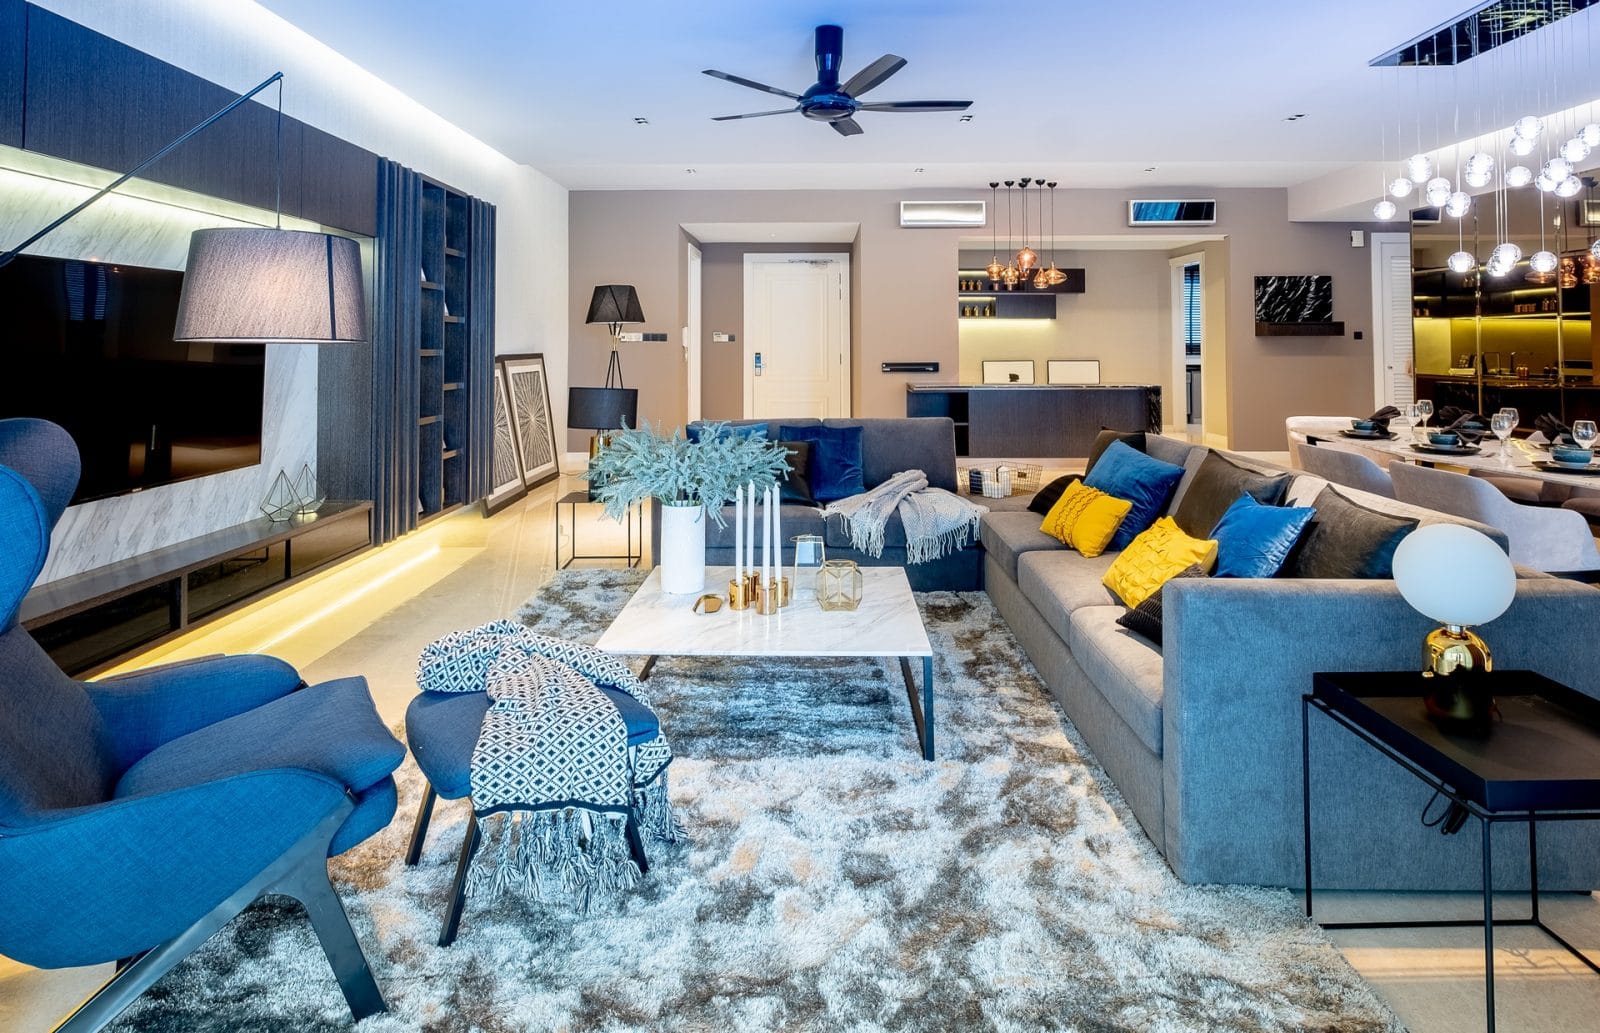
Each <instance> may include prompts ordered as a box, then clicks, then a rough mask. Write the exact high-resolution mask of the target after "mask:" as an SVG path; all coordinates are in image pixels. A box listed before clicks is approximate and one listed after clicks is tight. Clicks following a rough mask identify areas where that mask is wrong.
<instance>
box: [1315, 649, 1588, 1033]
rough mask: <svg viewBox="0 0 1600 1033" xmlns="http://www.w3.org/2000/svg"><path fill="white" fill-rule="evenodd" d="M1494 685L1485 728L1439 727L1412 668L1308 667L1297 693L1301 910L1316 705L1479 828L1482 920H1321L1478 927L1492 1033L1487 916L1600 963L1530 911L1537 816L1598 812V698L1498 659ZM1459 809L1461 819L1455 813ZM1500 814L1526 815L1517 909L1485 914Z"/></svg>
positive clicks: (1329, 925) (1535, 886) (1355, 925)
mask: <svg viewBox="0 0 1600 1033" xmlns="http://www.w3.org/2000/svg"><path fill="white" fill-rule="evenodd" d="M1483 677H1485V678H1488V679H1491V686H1492V691H1493V692H1494V694H1495V698H1496V700H1497V702H1498V704H1499V707H1500V718H1499V719H1498V720H1496V721H1495V723H1494V726H1493V729H1492V730H1491V731H1490V732H1489V734H1488V735H1487V736H1485V737H1482V738H1479V737H1471V736H1462V735H1453V734H1450V733H1447V732H1444V731H1441V730H1440V729H1439V727H1438V726H1437V725H1435V724H1434V723H1433V722H1432V721H1430V720H1429V719H1428V717H1427V715H1426V713H1425V712H1424V710H1423V707H1422V696H1423V694H1424V693H1425V692H1426V691H1427V688H1428V685H1429V679H1426V678H1424V677H1423V676H1422V675H1421V674H1418V673H1411V672H1404V673H1400V672H1367V673H1361V674H1316V675H1313V676H1312V689H1311V692H1310V693H1308V694H1307V695H1304V696H1302V697H1300V699H1301V711H1300V719H1301V763H1302V769H1301V775H1302V778H1303V779H1304V782H1303V785H1304V813H1305V827H1304V830H1303V832H1304V835H1305V864H1306V917H1307V918H1311V917H1312V909H1311V882H1312V879H1311V815H1312V808H1311V734H1310V732H1311V711H1312V710H1319V711H1321V712H1322V713H1324V714H1326V715H1327V716H1328V717H1330V718H1332V719H1333V720H1334V721H1335V722H1337V723H1338V724H1340V725H1342V726H1343V727H1345V728H1347V729H1349V730H1350V731H1351V732H1353V733H1355V735H1357V736H1358V737H1360V738H1361V739H1362V740H1363V741H1365V742H1367V743H1368V744H1370V745H1371V746H1372V747H1373V748H1374V749H1376V750H1377V751H1378V752H1379V753H1382V754H1383V755H1384V756H1386V757H1388V758H1389V759H1390V760H1392V761H1394V762H1395V763H1396V764H1398V765H1400V766H1401V767H1402V768H1405V769H1406V770H1407V771H1409V772H1411V773H1412V774H1413V775H1415V776H1416V777H1417V778H1418V779H1419V780H1420V781H1421V782H1422V783H1423V784H1425V785H1427V786H1428V787H1429V788H1431V789H1433V790H1435V791H1437V792H1438V793H1439V795H1440V796H1442V797H1444V798H1445V799H1446V800H1448V801H1449V802H1450V804H1451V806H1452V807H1456V808H1460V810H1461V811H1464V812H1465V813H1466V814H1469V815H1471V816H1472V817H1475V818H1477V819H1478V822H1479V824H1480V825H1481V826H1482V830H1483V920H1482V921H1478V920H1476V919H1464V920H1458V921H1425V922H1326V923H1322V927H1323V928H1324V929H1426V928H1440V927H1447V926H1481V927H1482V928H1483V968H1484V996H1485V999H1486V1001H1487V1012H1488V1028H1489V1031H1490V1033H1494V1028H1495V1024H1494V927H1495V926H1497V925H1499V926H1532V927H1535V928H1537V929H1540V930H1542V931H1543V932H1544V933H1545V934H1546V935H1548V936H1549V937H1550V938H1551V939H1553V940H1555V941H1556V942H1557V943H1559V944H1561V946H1563V947H1565V948H1566V949H1567V950H1568V951H1570V952H1571V953H1572V954H1573V956H1574V957H1576V958H1578V960H1580V961H1582V962H1583V963H1584V964H1585V965H1587V966H1589V968H1591V969H1593V970H1594V971H1595V972H1597V973H1600V964H1596V963H1595V962H1593V961H1591V960H1590V959H1589V958H1588V957H1587V956H1585V955H1584V953H1583V952H1582V951H1580V950H1578V948H1576V947H1574V946H1573V945H1572V944H1570V943H1568V942H1567V941H1566V940H1565V939H1564V938H1563V937H1562V936H1561V935H1560V934H1559V933H1557V932H1555V931H1554V930H1553V929H1551V928H1550V927H1549V926H1547V925H1545V924H1544V922H1543V921H1541V920H1540V918H1539V840H1538V831H1537V830H1538V823H1539V822H1541V821H1585V820H1595V819H1600V701H1597V700H1595V699H1594V698H1593V697H1590V696H1586V695H1584V694H1583V693H1581V692H1578V691H1576V690H1574V689H1569V688H1567V687H1566V686H1565V685H1561V684H1559V683H1557V682H1554V681H1551V680H1550V679H1549V678H1546V677H1544V676H1543V675H1540V674H1535V673H1533V672H1532V671H1496V672H1494V673H1493V674H1487V675H1484V676H1483ZM1463 820H1464V819H1463ZM1498 822H1526V823H1527V826H1528V871H1529V873H1530V879H1529V882H1530V885H1529V889H1528V895H1529V900H1530V902H1531V904H1532V911H1531V914H1530V915H1529V917H1527V918H1510V919H1506V918H1501V919H1496V918H1495V917H1494V885H1493V870H1494V869H1493V855H1492V853H1491V846H1490V830H1491V829H1492V828H1493V827H1494V825H1495V824H1496V823H1498Z"/></svg>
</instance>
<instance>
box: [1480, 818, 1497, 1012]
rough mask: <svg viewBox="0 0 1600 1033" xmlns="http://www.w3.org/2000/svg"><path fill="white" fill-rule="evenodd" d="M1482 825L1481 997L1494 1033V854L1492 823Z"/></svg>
mask: <svg viewBox="0 0 1600 1033" xmlns="http://www.w3.org/2000/svg"><path fill="white" fill-rule="evenodd" d="M1478 821H1479V823H1480V824H1481V825H1483V996H1484V1001H1485V1007H1486V1009H1487V1012H1488V1030H1489V1033H1494V854H1493V853H1492V852H1491V851H1492V848H1491V847H1490V845H1489V844H1490V841H1491V840H1492V838H1493V837H1492V836H1491V835H1490V833H1491V832H1493V831H1494V822H1492V821H1490V820H1488V819H1487V818H1479V819H1478Z"/></svg>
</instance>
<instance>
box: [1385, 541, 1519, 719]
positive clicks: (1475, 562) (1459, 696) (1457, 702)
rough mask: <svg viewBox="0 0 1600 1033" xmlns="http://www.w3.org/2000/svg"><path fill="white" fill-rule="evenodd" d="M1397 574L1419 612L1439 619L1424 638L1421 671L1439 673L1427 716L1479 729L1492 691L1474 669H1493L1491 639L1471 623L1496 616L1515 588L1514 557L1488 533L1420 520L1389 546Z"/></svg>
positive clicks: (1426, 701)
mask: <svg viewBox="0 0 1600 1033" xmlns="http://www.w3.org/2000/svg"><path fill="white" fill-rule="evenodd" d="M1394 580H1395V585H1396V587H1398V588H1399V589H1400V594H1401V595H1402V596H1404V597H1405V600H1406V602H1407V603H1409V604H1411V607H1412V608H1413V609H1415V610H1416V611H1417V612H1418V613H1421V614H1422V615H1423V616H1425V617H1429V618H1432V619H1433V620H1436V621H1440V622H1441V623H1442V624H1443V625H1444V626H1443V627H1440V628H1435V629H1434V630H1433V631H1431V632H1429V633H1428V635H1427V637H1426V638H1425V639H1423V643H1422V661H1423V671H1424V673H1425V674H1426V675H1428V676H1429V677H1431V678H1435V679H1437V680H1438V683H1437V686H1436V687H1435V688H1434V689H1433V690H1432V691H1430V692H1429V693H1428V695H1427V696H1426V697H1425V698H1424V704H1425V706H1426V707H1427V710H1428V716H1429V717H1431V718H1433V719H1434V720H1435V721H1437V722H1439V723H1440V724H1441V725H1445V726H1448V727H1455V728H1460V729H1462V730H1471V731H1478V732H1482V731H1485V730H1487V728H1488V724H1489V722H1490V721H1491V720H1492V717H1493V713H1494V698H1493V697H1492V696H1490V695H1489V694H1488V693H1487V692H1486V691H1483V689H1482V687H1481V684H1480V683H1479V679H1478V678H1476V677H1475V676H1476V675H1480V674H1483V673H1486V672H1488V671H1490V670H1492V669H1493V661H1492V659H1491V657H1490V654H1489V646H1488V645H1487V644H1486V643H1485V642H1484V641H1483V639H1481V638H1479V637H1478V636H1477V635H1476V634H1474V633H1473V632H1472V631H1471V630H1470V627H1471V626H1472V625H1478V624H1487V623H1489V622H1490V621H1492V620H1494V619H1495V618H1496V617H1498V616H1500V615H1501V614H1502V613H1504V612H1505V611H1506V608H1507V607H1509V606H1510V605H1511V600H1512V599H1513V598H1514V597H1515V596H1516V591H1517V575H1516V571H1515V569H1513V567H1512V566H1511V559H1510V557H1508V556H1507V555H1506V554H1505V553H1504V552H1502V551H1501V549H1500V546H1498V545H1496V544H1495V543H1494V542H1493V541H1492V540H1490V539H1489V538H1488V537H1487V536H1485V535H1483V534H1481V533H1479V532H1478V531H1474V530H1473V529H1472V528H1470V527H1466V526H1463V525H1461V524H1430V525H1428V526H1426V527H1419V528H1417V529H1416V530H1415V531H1412V532H1411V533H1410V534H1408V535H1406V537H1405V538H1404V539H1403V540H1402V541H1401V542H1400V546H1399V548H1397V549H1396V550H1395V553H1394Z"/></svg>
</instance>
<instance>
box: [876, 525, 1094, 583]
mask: <svg viewBox="0 0 1600 1033" xmlns="http://www.w3.org/2000/svg"><path fill="white" fill-rule="evenodd" d="M903 533H904V532H902V534H903ZM978 541H979V542H980V543H982V545H983V549H984V551H985V552H987V553H988V554H989V555H990V556H992V557H994V561H995V562H996V563H998V564H1000V567H1001V569H1003V570H1004V571H1005V572H1006V573H1007V574H1009V575H1010V576H1011V580H1013V581H1015V580H1016V579H1017V559H1018V557H1020V556H1021V555H1022V554H1023V553H1026V552H1035V551H1040V550H1043V551H1046V552H1049V551H1057V552H1060V551H1064V550H1065V546H1063V545H1062V544H1061V543H1060V542H1058V541H1056V540H1055V539H1054V538H1052V537H1050V536H1049V535H1047V534H1045V533H1044V532H1043V531H1041V530H1040V529H1039V518H1038V517H1036V516H1034V515H1033V514H1032V513H1029V512H1028V511H1027V510H1020V511H1016V512H1007V513H994V512H991V513H988V514H986V515H985V516H984V518H983V521H982V522H981V523H979V524H978ZM1110 565H1111V561H1110V560H1106V566H1110ZM1101 569H1102V570H1103V569H1104V568H1101Z"/></svg>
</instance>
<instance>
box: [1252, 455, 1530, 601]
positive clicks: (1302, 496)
mask: <svg viewBox="0 0 1600 1033" xmlns="http://www.w3.org/2000/svg"><path fill="white" fill-rule="evenodd" d="M1326 487H1328V482H1327V481H1325V480H1323V479H1322V478H1321V477H1317V476H1315V475H1314V474H1308V473H1302V474H1297V475H1296V476H1295V479H1294V480H1292V481H1290V482H1289V490H1288V492H1287V493H1286V494H1285V495H1284V499H1283V504H1284V505H1286V506H1314V505H1316V503H1317V496H1318V495H1320V494H1321V493H1322V489H1324V488H1326ZM1334 491H1336V492H1338V493H1339V494H1340V495H1342V496H1344V497H1345V498H1347V499H1349V500H1350V501H1352V502H1355V503H1357V504H1358V505H1361V506H1365V507H1366V508H1367V509H1372V510H1377V511H1378V512H1379V513H1387V514H1389V515H1391V516H1398V517H1410V518H1412V519H1414V520H1416V521H1417V526H1418V527H1427V526H1428V525H1429V524H1461V525H1462V526H1463V527H1470V528H1472V529H1473V530H1474V531H1477V532H1478V533H1479V534H1482V535H1485V536H1486V537H1488V538H1489V540H1491V541H1493V542H1494V543H1495V544H1496V545H1498V546H1500V548H1502V549H1504V550H1506V552H1507V553H1510V551H1511V546H1510V543H1509V542H1508V541H1507V539H1506V533H1505V532H1504V531H1502V530H1500V529H1499V528H1498V527H1490V526H1489V525H1488V524H1483V523H1479V522H1478V521H1476V520H1467V519H1465V518H1464V517H1455V516H1451V515H1449V514H1448V513H1436V512H1434V511H1433V510H1431V509H1423V508H1422V507H1421V506H1412V505H1409V504H1407V503H1404V502H1399V501H1397V500H1395V499H1390V498H1385V497H1383V496H1382V495H1374V494H1372V493H1371V492H1370V491H1362V490H1361V489H1359V488H1348V487H1345V486H1344V485H1339V486H1337V487H1335V488H1334ZM1284 576H1287V574H1285V575H1284Z"/></svg>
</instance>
